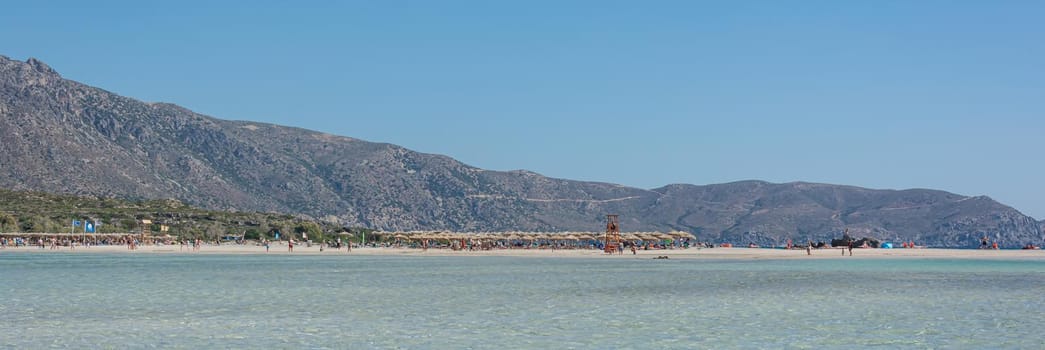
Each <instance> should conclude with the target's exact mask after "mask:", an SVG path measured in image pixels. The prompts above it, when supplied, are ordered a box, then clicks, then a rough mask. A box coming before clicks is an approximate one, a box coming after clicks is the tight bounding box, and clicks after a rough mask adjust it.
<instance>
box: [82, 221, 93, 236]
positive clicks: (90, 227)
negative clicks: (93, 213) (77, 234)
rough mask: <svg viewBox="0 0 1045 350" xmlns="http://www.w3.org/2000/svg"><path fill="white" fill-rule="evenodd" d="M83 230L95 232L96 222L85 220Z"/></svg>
mask: <svg viewBox="0 0 1045 350" xmlns="http://www.w3.org/2000/svg"><path fill="white" fill-rule="evenodd" d="M83 232H84V233H94V223H92V222H90V221H87V220H84V222H83Z"/></svg>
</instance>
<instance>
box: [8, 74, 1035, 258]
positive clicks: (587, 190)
mask: <svg viewBox="0 0 1045 350" xmlns="http://www.w3.org/2000/svg"><path fill="white" fill-rule="evenodd" d="M0 187H3V188H9V189H15V190H36V191H47V192H56V193H72V194H87V195H96V196H108V197H125V198H132V199H146V198H175V199H178V200H181V201H184V202H187V203H191V204H194V205H200V206H204V207H207V208H214V209H234V210H244V211H250V210H263V211H280V212H293V213H303V214H307V215H311V216H315V217H329V218H333V217H336V218H338V219H340V221H341V222H342V223H344V224H345V225H354V226H366V227H373V228H379V229H422V228H424V229H452V230H462V231H478V230H546V231H547V230H598V229H599V228H600V227H601V226H602V224H601V223H602V221H603V220H604V215H605V214H607V213H617V214H620V215H621V219H622V225H623V227H624V228H625V230H629V231H630V230H650V229H657V230H668V229H684V230H689V231H694V232H697V233H698V234H699V235H700V237H701V239H713V240H731V241H735V242H746V241H753V242H757V243H761V244H769V243H781V242H782V241H783V240H785V239H786V238H788V237H790V238H795V239H803V240H804V239H816V240H826V239H828V238H831V237H836V236H838V235H839V233H840V232H841V230H843V229H844V228H845V227H850V228H851V231H854V232H856V233H858V234H863V235H868V236H873V237H878V238H883V239H895V238H902V239H915V240H916V241H918V242H920V243H922V242H924V243H927V244H934V245H945V246H974V245H975V244H976V240H977V238H978V237H980V236H982V235H984V234H988V235H993V236H996V237H997V239H999V240H1001V242H1003V244H1008V245H1010V246H1017V245H1022V244H1024V243H1027V242H1030V241H1033V242H1040V241H1041V239H1042V234H1041V232H1042V229H1041V225H1040V224H1039V223H1038V222H1036V221H1034V220H1033V219H1031V218H1029V217H1026V216H1024V215H1022V214H1020V213H1019V212H1018V211H1016V210H1014V209H1012V208H1009V207H1006V206H1004V205H1001V204H999V203H997V202H995V201H993V200H990V199H989V198H986V197H964V196H959V195H955V194H950V193H945V192H940V191H930V190H907V191H876V190H868V189H861V188H856V187H847V186H833V185H822V184H806V183H791V184H770V183H765V182H758V181H745V182H738V183H731V184H722V185H708V186H693V185H671V186H666V187H663V188H659V189H655V190H642V189H637V188H629V187H624V186H619V185H614V184H606V183H594V182H583V181H572V180H563V179H553V178H547V177H544V176H540V175H538V174H535V173H531V172H527V171H510V172H500V171H487V170H482V169H478V168H475V167H471V166H468V165H465V164H462V163H460V162H458V161H456V160H453V159H451V158H449V157H445V156H440V155H432V154H424V153H418V152H413V151H410V150H407V149H404V148H402V147H399V146H395V145H391V144H384V143H373V142H366V141H362V140H358V139H353V138H348V137H341V136H334V135H329V134H323V133H319V132H314V131H309V130H303V129H297V128H290V127H283V126H277V125H271V124H263V123H254V122H241V121H226V120H220V119H215V118H211V117H208V116H204V115H200V114H197V113H194V112H192V111H189V110H187V109H184V108H181V107H178V106H175V105H172V104H166V103H144V102H141V101H137V100H134V99H130V98H126V97H122V96H119V95H116V94H113V93H110V92H107V91H104V90H101V89H98V88H94V87H90V86H86V85H83V84H80V83H77V82H74V81H70V80H66V79H63V78H62V77H61V76H60V75H58V73H56V72H55V71H54V70H53V69H51V68H50V67H48V66H47V65H46V64H44V63H42V62H40V61H38V60H35V59H30V60H28V61H27V62H20V61H14V60H10V59H8V58H6V57H2V56H0Z"/></svg>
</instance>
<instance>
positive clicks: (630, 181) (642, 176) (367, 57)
mask: <svg viewBox="0 0 1045 350" xmlns="http://www.w3.org/2000/svg"><path fill="white" fill-rule="evenodd" d="M145 3H146V2H140V1H127V2H104V1H88V2H80V1H69V2H50V1H39V2H36V1H18V2H13V3H8V4H5V5H4V10H3V12H2V13H0V34H2V36H0V54H3V55H6V56H9V57H11V58H15V59H26V58H28V57H37V58H39V59H41V60H43V61H44V62H47V63H48V64H50V65H51V66H52V67H53V68H55V69H56V70H58V71H59V72H60V73H62V74H63V75H64V76H65V77H67V78H70V79H75V80H79V81H82V82H85V83H88V84H91V85H95V86H99V87H102V88H105V89H107V90H110V91H114V92H117V93H120V94H123V95H127V96H131V97H135V98H139V99H142V100H146V101H165V102H173V103H177V104H180V105H183V106H186V107H188V108H191V109H193V110H196V111H198V112H201V113H204V114H208V115H212V116H215V117H218V118H223V119H238V120H254V121H260V122H269V123H276V124H283V125H291V126H299V127H304V128H308V129H314V130H319V131H324V132H328V133H333V134H339V135H345V136H351V137H356V138H361V139H365V140H370V141H380V142H389V143H395V144H399V145H402V146H405V147H408V148H411V149H414V150H417V151H422V152H428V153H440V154H445V155H449V156H452V157H454V158H457V159H459V160H461V161H463V162H465V163H468V164H470V165H474V166H478V167H482V168H488V169H497V170H510V169H528V170H532V171H536V172H539V173H542V174H544V175H548V176H553V177H562V178H571V179H581V180H595V181H606V182H613V183H620V184H624V185H630V186H637V187H643V188H654V187H660V186H662V185H666V184H670V183H693V184H709V183H721V182H730V181H736V180H744V179H761V180H767V181H772V182H789V181H812V182H825V183H835V184H848V185H856V186H863V187H871V188H891V189H904V188H935V189H942V190H946V191H951V192H956V193H959V194H963V195H988V196H991V197H993V198H995V199H997V200H999V201H1001V202H1003V203H1005V204H1008V205H1011V206H1013V207H1015V208H1017V209H1019V210H1021V211H1023V212H1024V213H1026V214H1028V215H1031V216H1034V217H1035V218H1038V219H1042V218H1045V184H1043V182H1042V179H1045V159H1043V157H1042V150H1043V149H1045V137H1043V134H1045V2H1042V1H793V2H785V1H721V2H711V1H677V2H675V1H630V2H617V1H513V2H508V1H470V2H457V1H367V2H362V1H360V2H347V3H342V4H338V3H334V2H327V1H323V2H307V3H306V2H302V4H299V5H297V6H294V7H288V6H284V5H281V4H282V3H284V2H282V1H274V2H267V1H251V2H242V3H238V4H236V3H232V2H228V3H226V4H220V5H215V4H211V3H210V2H209V1H199V2H197V1H168V2H157V3H149V4H145Z"/></svg>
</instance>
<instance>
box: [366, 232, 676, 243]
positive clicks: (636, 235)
mask: <svg viewBox="0 0 1045 350" xmlns="http://www.w3.org/2000/svg"><path fill="white" fill-rule="evenodd" d="M375 234H379V235H382V236H384V237H393V238H395V239H399V240H425V239H427V240H462V239H464V240H493V241H496V240H524V241H535V240H548V241H592V240H603V239H605V237H606V234H605V233H603V232H449V231H409V232H375ZM620 236H621V240H624V241H665V240H670V241H673V240H678V239H684V238H689V239H696V236H694V235H693V234H691V233H689V232H682V231H673V232H667V233H664V232H624V233H621V234H620Z"/></svg>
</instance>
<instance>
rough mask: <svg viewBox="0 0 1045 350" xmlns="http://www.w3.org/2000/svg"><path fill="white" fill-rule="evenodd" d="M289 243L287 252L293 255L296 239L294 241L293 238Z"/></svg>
mask: <svg viewBox="0 0 1045 350" xmlns="http://www.w3.org/2000/svg"><path fill="white" fill-rule="evenodd" d="M287 242H288V243H287V251H288V252H291V253H293V252H294V239H293V238H291V239H290V240H289V241H287Z"/></svg>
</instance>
